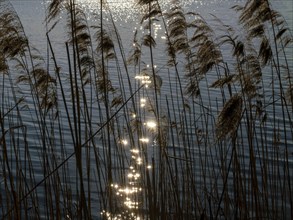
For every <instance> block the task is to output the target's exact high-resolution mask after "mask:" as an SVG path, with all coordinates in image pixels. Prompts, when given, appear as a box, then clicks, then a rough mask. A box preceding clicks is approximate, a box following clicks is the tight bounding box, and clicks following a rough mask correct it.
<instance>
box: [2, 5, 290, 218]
mask: <svg viewBox="0 0 293 220" xmlns="http://www.w3.org/2000/svg"><path fill="white" fill-rule="evenodd" d="M11 3H12V5H13V6H14V8H15V10H16V11H17V13H18V15H19V18H20V20H21V21H22V23H23V27H24V30H25V33H26V35H27V36H28V38H29V40H30V42H31V45H32V46H34V47H36V48H37V49H38V50H39V51H40V53H41V54H42V55H43V56H44V57H45V59H50V56H48V57H47V40H46V36H45V35H44V33H46V30H47V29H46V26H45V22H44V20H45V17H46V10H45V8H46V5H47V2H46V1H32V0H31V1H26V0H24V1H16V0H12V1H11ZM181 3H182V5H183V7H184V8H185V9H186V10H192V11H196V12H199V13H200V14H201V15H202V16H203V17H204V18H205V19H207V20H208V21H210V22H211V23H212V22H213V17H212V16H211V14H213V15H215V16H217V17H219V18H220V19H221V20H222V21H223V22H224V23H225V24H229V25H231V26H237V17H236V13H235V12H234V11H233V10H231V9H230V8H231V7H232V6H233V5H235V4H243V3H244V1H224V0H223V1H221V0H217V1H215V0H214V1H181ZM80 4H81V5H82V7H83V8H84V10H85V11H87V12H88V17H89V20H90V23H91V24H93V25H94V24H95V23H96V20H97V19H96V17H95V15H94V13H95V12H96V11H97V10H98V4H97V3H95V1H90V0H84V1H82V0H80ZM168 5H169V4H168V1H162V7H163V8H164V9H165V10H167V9H168ZM272 5H273V6H274V7H275V8H276V9H277V10H279V11H280V12H281V14H282V15H284V17H285V18H286V19H287V22H288V26H289V27H291V28H292V29H293V17H292V1H272ZM109 7H110V9H111V11H112V15H113V16H114V20H115V21H116V25H117V27H118V30H119V33H120V35H121V39H122V42H123V46H124V48H125V50H126V51H127V50H128V48H130V46H131V44H132V39H133V34H134V32H135V30H138V31H141V32H143V31H144V30H143V29H142V27H141V26H140V24H139V18H138V17H139V11H138V10H137V9H136V8H135V7H133V4H132V2H131V1H123V0H121V1H109ZM64 17H66V15H65V14H63V15H62V14H61V18H60V20H61V21H60V23H59V24H57V26H56V27H55V28H54V30H53V31H52V32H50V35H49V36H50V39H51V41H52V44H53V45H54V50H55V54H56V57H57V60H58V62H59V63H58V64H59V65H60V67H61V69H62V70H63V71H64V72H66V71H67V69H68V64H67V62H68V60H67V55H66V49H65V41H66V39H67V36H66V30H65V22H64V21H63V20H62V19H63V18H64ZM212 24H213V23H212ZM155 27H156V28H155V36H156V41H157V44H158V46H157V47H158V48H160V47H161V48H162V49H163V48H164V47H163V46H162V45H163V44H164V43H165V38H164V31H163V27H162V24H160V23H158V24H157V25H155ZM47 28H50V26H49V27H47ZM224 53H225V52H224ZM229 53H230V51H227V54H229ZM224 55H225V54H224ZM147 56H148V55H146V57H145V59H146V60H148V59H149V57H147ZM290 57H291V60H289V63H291V67H292V64H293V52H292V51H291V56H289V58H290ZM155 60H156V67H157V68H158V69H160V73H161V74H162V75H161V78H162V79H163V85H164V86H163V87H162V90H161V95H162V97H165V96H167V95H168V94H170V87H172V88H175V87H176V86H178V85H176V83H174V84H172V83H171V82H175V81H176V79H175V78H176V77H175V76H169V74H168V70H167V68H165V66H166V57H165V54H164V53H162V54H160V53H157V54H155ZM146 65H148V64H146ZM51 68H53V67H51ZM110 69H111V67H110ZM182 69H183V68H182ZM131 77H133V80H134V77H135V75H134V74H133V75H131ZM169 77H170V80H169V81H170V84H171V85H166V84H164V80H165V79H167V78H169ZM214 77H215V76H212V75H211V76H210V77H209V78H208V81H210V82H212V81H213V80H214ZM113 84H114V85H115V84H116V85H119V82H118V81H116V82H115V78H114V79H113ZM165 85H166V86H165ZM65 90H67V91H69V88H68V87H65ZM268 90H269V89H268ZM22 92H23V93H26V92H27V94H26V95H27V96H29V94H28V93H29V92H28V91H25V89H24V90H23V91H22ZM202 94H203V97H208V96H211V97H212V100H211V101H215V102H216V101H217V97H219V96H220V91H212V95H211V94H209V93H208V91H202ZM207 100H208V98H207ZM206 104H207V105H208V104H209V103H208V102H206ZM28 105H29V109H30V108H33V105H32V102H31V103H30V101H29V100H28ZM61 105H62V104H61ZM164 105H166V103H165V102H163V101H162V108H164V109H167V106H164ZM69 108H70V109H71V108H72V106H70V105H69ZM212 110H213V111H214V113H215V114H216V112H217V111H218V107H216V106H214V107H212ZM93 111H97V107H95V108H93ZM151 119H152V118H151V117H150V118H149V120H151ZM23 120H24V121H25V122H26V124H27V127H28V132H27V138H28V139H27V141H28V142H29V146H30V152H31V157H32V158H31V159H32V163H33V164H34V165H35V166H34V168H35V169H34V173H35V178H36V179H42V177H43V169H42V168H41V167H40V166H39V165H40V164H39V158H40V154H41V149H40V143H39V141H37V140H38V138H39V136H38V134H35V130H38V128H37V125H36V124H35V123H34V113H32V112H31V111H29V110H27V115H25V116H24V117H23ZM190 126H191V124H190ZM286 126H287V128H288V129H290V127H292V125H290V124H289V123H288V124H287V125H286ZM64 128H65V129H64V130H63V132H64V134H63V135H64V137H67V136H70V132H69V128H68V125H66V123H65V124H64ZM97 128H98V126H97ZM66 129H67V130H66ZM282 129H283V130H282ZM280 130H282V131H283V132H284V128H280ZM257 132H259V131H257ZM270 132H271V134H273V128H272V127H268V133H270ZM244 136H245V134H244ZM149 138H150V140H152V137H149ZM269 139H271V140H268V142H269V143H272V142H273V137H269ZM65 140H66V138H65ZM281 141H282V140H281ZM288 143H289V145H291V146H292V147H293V141H292V134H291V136H288ZM179 145H180V142H178V148H177V149H176V150H177V151H178V152H177V153H178V154H179V155H180V154H181V153H182V152H181V149H180V146H179ZM212 145H213V143H209V146H210V147H212ZM151 146H152V147H153V148H155V146H156V143H153V142H152V141H151ZM66 147H67V148H66V151H67V152H69V153H68V154H70V152H71V151H72V150H73V146H72V142H71V139H70V138H68V141H67V142H66ZM97 148H98V149H99V150H101V152H102V151H103V146H102V144H101V145H98V146H97ZM246 150H247V149H246ZM21 151H22V150H21ZM57 151H58V150H57ZM154 152H155V150H153V152H151V154H152V153H154ZM59 153H60V155H59V156H60V157H59V158H57V162H61V161H62V159H63V158H64V155H62V153H61V151H60V152H59ZM200 153H203V152H200V149H194V151H193V152H192V155H193V158H194V159H195V160H196V161H200V156H199V155H200ZM216 153H217V151H215V152H213V153H211V155H213V154H216ZM274 153H275V151H273V150H272V151H271V152H269V154H271V156H269V157H268V158H269V161H267V162H268V163H274V162H275V160H276V159H275V157H274ZM23 154H24V153H22V152H20V155H23ZM118 154H119V153H117V155H118ZM243 154H244V156H243V158H244V159H243V160H244V162H247V163H248V162H249V156H248V154H247V152H245V151H244V152H243ZM126 156H128V157H130V156H131V154H130V153H129V154H128V155H126ZM93 159H94V157H93ZM211 160H212V158H211ZM211 160H208V162H207V166H209V165H212V162H211ZM126 161H128V162H129V161H130V159H126ZM114 163H115V164H116V165H117V166H116V168H117V170H118V168H121V166H120V164H119V162H114ZM289 163H290V167H291V168H292V166H293V158H292V156H290V157H289ZM244 164H245V163H244ZM194 166H195V167H196V166H200V163H198V164H197V162H196V163H195V164H194ZM125 167H126V169H127V165H125ZM13 168H14V169H16V167H15V166H13ZM257 168H258V174H261V172H260V170H261V165H258V167H257ZM69 170H70V173H71V176H70V178H71V181H72V182H73V183H74V180H75V178H76V176H77V173H76V170H75V167H74V166H71V164H70V162H69ZM207 170H208V168H207ZM244 170H245V171H246V172H247V173H249V167H248V166H247V168H245V169H244ZM196 172H198V175H201V174H202V173H201V171H196ZM290 172H291V177H292V176H293V171H292V169H291V170H290ZM272 175H273V174H272ZM247 178H248V179H249V177H247ZM200 181H201V180H199V182H200ZM212 182H213V181H212V180H211V181H210V182H207V183H206V184H207V188H208V187H211V185H212V184H213V183H212ZM90 184H91V185H92V186H95V184H96V183H95V181H94V180H93V182H91V183H90ZM220 184H221V183H220ZM1 187H2V185H1ZM39 194H42V191H41V190H40V191H39ZM40 199H42V198H40ZM98 202H99V198H96V201H92V203H93V204H97V203H98ZM93 206H94V207H93V209H95V208H97V206H95V205H93ZM99 211H100V210H97V211H96V213H98V212H99ZM97 216H99V214H97Z"/></svg>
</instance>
